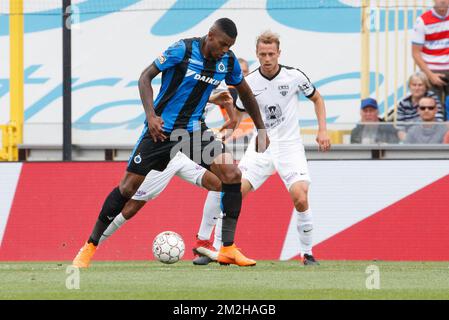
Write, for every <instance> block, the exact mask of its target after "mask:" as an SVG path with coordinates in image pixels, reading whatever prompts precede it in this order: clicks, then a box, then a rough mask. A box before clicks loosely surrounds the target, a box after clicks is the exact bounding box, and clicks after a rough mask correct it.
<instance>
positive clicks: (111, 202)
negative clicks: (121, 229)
mask: <svg viewBox="0 0 449 320" xmlns="http://www.w3.org/2000/svg"><path fill="white" fill-rule="evenodd" d="M128 200H129V199H128V198H126V197H124V196H122V194H121V193H120V189H119V187H116V188H114V190H112V192H111V193H110V194H109V195H108V197H107V198H106V200H105V202H104V204H103V208H102V209H101V212H100V215H99V216H98V220H97V223H96V224H95V227H94V230H93V231H92V234H91V235H90V237H89V240H88V241H87V242H88V243H93V244H94V245H95V246H98V242H99V241H100V238H101V235H102V234H103V233H104V231H105V230H106V229H107V227H108V226H109V225H110V224H111V222H112V221H113V220H114V218H115V217H116V216H117V215H118V214H119V213H120V212H121V211H122V209H123V207H124V206H125V204H126V202H128Z"/></svg>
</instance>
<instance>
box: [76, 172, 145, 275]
mask: <svg viewBox="0 0 449 320" xmlns="http://www.w3.org/2000/svg"><path fill="white" fill-rule="evenodd" d="M144 179H145V176H141V175H138V174H135V173H131V172H126V173H125V176H124V177H123V179H122V180H121V181H120V184H119V186H118V187H115V188H114V189H113V190H112V191H111V193H109V195H108V196H107V197H106V200H105V202H104V203H103V207H102V209H101V211H100V214H99V216H98V219H97V222H96V223H95V226H94V228H93V230H92V233H91V235H90V237H89V239H88V241H87V242H86V243H85V245H84V246H83V247H82V248H81V249H80V251H79V252H78V254H77V255H76V257H75V259H74V260H73V266H76V267H78V268H87V267H89V264H90V260H91V259H92V257H93V255H94V254H95V251H96V248H97V246H98V243H99V241H100V238H101V236H102V234H103V233H104V231H105V230H106V229H107V228H108V227H109V225H110V224H111V223H112V221H113V220H114V219H115V218H116V216H117V215H118V214H119V213H120V212H121V210H122V209H123V207H124V206H125V204H126V202H127V201H128V200H129V199H130V198H131V197H132V195H133V194H134V193H135V192H136V190H137V188H138V187H139V186H140V184H141V183H142V181H143V180H144Z"/></svg>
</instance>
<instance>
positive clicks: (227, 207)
mask: <svg viewBox="0 0 449 320" xmlns="http://www.w3.org/2000/svg"><path fill="white" fill-rule="evenodd" d="M211 171H212V172H213V173H214V174H215V175H217V177H218V178H219V179H220V180H221V181H222V194H221V210H222V212H223V219H222V228H221V234H222V240H223V246H222V247H221V248H220V252H219V255H218V262H220V264H236V265H238V266H254V265H255V264H256V261H254V260H252V259H248V258H246V257H245V256H244V255H243V254H242V253H241V252H240V251H239V250H238V249H237V247H236V246H235V244H234V236H235V230H236V228H237V221H238V218H239V215H240V210H241V207H242V193H241V191H240V188H241V171H240V170H239V169H238V167H237V165H235V164H234V163H233V158H232V155H231V154H230V153H222V154H221V155H219V156H218V157H216V158H215V159H214V161H213V163H212V165H211Z"/></svg>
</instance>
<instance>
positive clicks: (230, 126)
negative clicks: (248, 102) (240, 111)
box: [219, 119, 240, 141]
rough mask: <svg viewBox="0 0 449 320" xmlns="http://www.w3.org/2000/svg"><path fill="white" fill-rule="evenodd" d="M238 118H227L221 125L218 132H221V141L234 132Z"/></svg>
mask: <svg viewBox="0 0 449 320" xmlns="http://www.w3.org/2000/svg"><path fill="white" fill-rule="evenodd" d="M239 122H240V121H239V120H238V119H228V120H226V122H225V123H224V124H223V125H222V126H221V128H220V130H219V132H220V134H221V139H222V140H223V141H225V140H227V139H228V138H229V137H230V136H232V134H233V133H234V131H235V129H237V127H238V125H239Z"/></svg>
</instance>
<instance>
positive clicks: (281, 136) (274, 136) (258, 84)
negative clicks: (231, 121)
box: [237, 65, 316, 143]
mask: <svg viewBox="0 0 449 320" xmlns="http://www.w3.org/2000/svg"><path fill="white" fill-rule="evenodd" d="M246 81H247V82H248V84H249V86H250V87H251V89H252V91H253V93H254V97H255V98H256V100H257V103H258V104H259V108H260V113H261V114H262V117H263V120H264V122H265V127H266V129H267V131H268V136H269V138H270V141H271V143H273V142H274V143H286V142H291V141H295V142H296V141H300V140H301V135H300V134H299V128H298V120H299V101H298V93H302V94H304V95H305V96H306V97H307V98H311V97H312V96H313V95H314V94H315V92H316V89H315V87H314V86H313V84H312V83H311V82H310V80H309V78H308V77H307V76H306V75H305V74H304V73H303V72H302V71H300V70H298V69H295V68H292V67H287V66H283V65H279V70H278V71H277V73H276V74H274V75H273V76H272V78H267V77H266V76H265V75H264V74H262V72H261V69H260V68H258V69H256V70H255V71H253V72H252V73H250V74H249V75H248V76H247V77H246ZM237 107H238V108H239V110H241V111H244V109H243V106H242V104H241V102H240V101H239V102H238V104H237Z"/></svg>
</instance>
